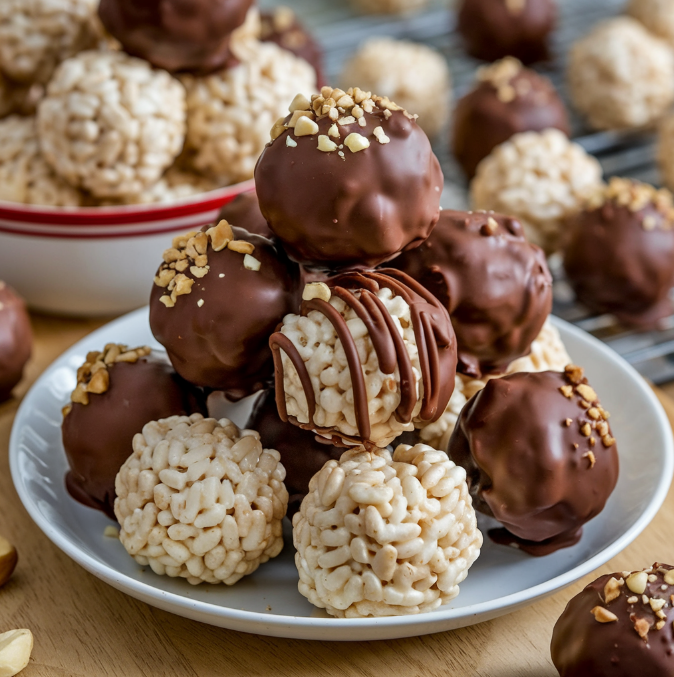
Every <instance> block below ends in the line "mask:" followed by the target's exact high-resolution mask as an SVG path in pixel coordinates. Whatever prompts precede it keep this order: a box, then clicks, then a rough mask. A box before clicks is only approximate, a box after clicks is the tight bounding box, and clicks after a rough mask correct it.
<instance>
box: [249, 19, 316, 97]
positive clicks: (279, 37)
mask: <svg viewBox="0 0 674 677" xmlns="http://www.w3.org/2000/svg"><path fill="white" fill-rule="evenodd" d="M260 28H261V32H260V38H261V40H262V41H263V42H275V43H276V44H277V45H278V46H279V47H282V48H283V49H287V50H288V51H289V52H292V53H293V54H294V55H295V56H299V57H300V59H304V60H305V61H306V62H308V63H309V64H311V65H312V66H313V67H314V70H315V71H316V82H317V83H318V86H319V87H320V86H321V85H322V84H323V82H324V79H325V78H324V76H323V50H322V49H321V47H320V45H319V44H318V43H317V42H316V40H315V39H314V37H313V36H312V35H311V33H309V32H308V31H307V29H306V28H305V27H304V26H303V25H302V24H301V23H300V22H299V21H298V19H297V16H295V12H293V11H292V9H290V8H289V7H283V6H281V7H275V8H274V9H273V11H271V12H262V13H261V14H260Z"/></svg>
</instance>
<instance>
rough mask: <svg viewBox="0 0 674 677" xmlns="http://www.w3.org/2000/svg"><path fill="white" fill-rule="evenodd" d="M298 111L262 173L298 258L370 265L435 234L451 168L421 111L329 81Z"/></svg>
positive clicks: (270, 214) (265, 194) (267, 208)
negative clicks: (421, 121)
mask: <svg viewBox="0 0 674 677" xmlns="http://www.w3.org/2000/svg"><path fill="white" fill-rule="evenodd" d="M429 96H431V93H430V92H429ZM289 110H290V115H289V116H287V117H286V118H285V119H279V120H278V121H277V123H276V124H275V125H274V127H273V128H272V131H271V137H272V140H271V142H270V143H269V144H267V146H266V148H265V149H264V151H263V153H262V155H261V156H260V158H259V160H258V163H257V167H256V168H255V182H256V186H257V195H258V198H259V200H260V209H261V211H262V214H263V215H264V217H265V218H266V219H267V221H268V223H269V227H270V228H271V230H272V231H273V232H274V233H275V234H276V236H277V237H278V238H279V240H281V241H282V242H283V245H284V247H285V249H286V250H287V252H288V254H289V256H290V257H291V258H292V259H294V260H296V261H298V262H299V263H302V264H303V265H305V266H308V267H314V268H328V269H329V268H344V267H351V268H368V267H372V266H375V265H378V264H380V263H383V262H384V261H388V260H389V259H392V258H393V257H395V256H396V255H397V254H399V253H400V252H401V251H403V250H406V249H411V248H414V247H416V246H418V245H419V244H421V242H423V240H425V239H426V237H428V235H429V234H430V232H431V230H432V229H433V227H434V226H435V224H436V223H437V220H438V216H439V213H440V193H441V190H442V185H443V176H442V171H441V169H440V164H439V162H438V160H437V158H436V157H435V155H434V154H433V151H432V150H431V145H430V142H429V141H428V137H427V136H426V135H425V134H424V132H423V131H422V130H421V128H420V127H419V125H418V124H417V123H416V120H415V118H414V116H412V115H410V114H409V113H407V111H405V110H403V109H401V108H400V107H399V106H397V105H396V104H394V103H392V102H391V101H389V100H388V99H385V98H382V97H379V96H376V95H373V94H371V93H370V92H363V91H361V90H360V89H358V88H357V87H356V88H354V89H349V90H348V91H346V92H345V91H343V90H341V89H332V88H331V87H323V89H322V90H321V94H320V95H314V96H312V98H311V101H309V100H308V99H306V98H305V97H304V96H302V95H298V96H297V97H296V98H295V99H294V100H293V102H292V104H291V105H290V108H289Z"/></svg>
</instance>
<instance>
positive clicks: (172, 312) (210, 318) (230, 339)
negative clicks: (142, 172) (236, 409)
mask: <svg viewBox="0 0 674 677" xmlns="http://www.w3.org/2000/svg"><path fill="white" fill-rule="evenodd" d="M298 293H299V271H298V268H297V266H296V265H294V264H293V263H291V262H290V261H288V260H287V259H286V258H285V256H284V255H283V253H282V252H281V251H280V250H279V249H278V248H277V247H276V246H275V245H274V243H273V242H271V241H270V240H268V239H267V238H265V237H262V236H261V235H252V234H251V233H248V232H247V231H245V230H243V229H241V228H232V227H231V226H230V225H229V224H228V223H227V221H220V223H219V224H218V225H217V226H213V227H212V228H208V229H204V230H202V231H200V232H191V233H187V234H186V235H180V236H178V237H176V238H174V240H173V247H171V248H170V249H168V250H166V251H165V252H164V262H163V263H162V265H161V266H160V268H159V271H158V272H157V275H156V277H155V279H154V286H153V288H152V295H151V298H150V327H151V328H152V333H153V334H154V336H155V338H156V339H157V340H158V341H159V342H160V343H161V344H162V345H163V346H164V347H165V348H166V351H167V353H168V356H169V358H170V360H171V362H172V364H173V366H174V367H175V370H176V371H177V372H178V373H179V374H180V375H181V376H182V377H183V378H184V379H186V380H187V381H189V382H190V383H194V384H195V385H198V386H203V387H206V388H211V389H214V390H222V391H225V393H226V395H227V396H228V397H229V398H230V399H232V400H237V399H240V398H242V397H245V396H247V395H251V394H252V393H254V392H257V391H258V390H262V389H264V388H265V387H267V385H269V383H270V382H271V379H272V375H273V372H274V367H273V359H272V354H271V350H270V349H269V345H268V342H269V337H270V335H271V334H272V333H273V332H274V329H275V328H276V326H277V325H278V324H279V323H280V322H281V321H282V320H283V317H284V316H285V315H287V314H288V313H292V312H294V311H296V310H297V308H298V305H299V297H298Z"/></svg>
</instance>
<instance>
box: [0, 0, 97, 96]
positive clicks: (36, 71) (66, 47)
mask: <svg viewBox="0 0 674 677" xmlns="http://www.w3.org/2000/svg"><path fill="white" fill-rule="evenodd" d="M97 4H98V3H97V2H96V0H59V1H58V2H54V0H3V1H2V2H1V3H0V73H2V74H4V75H5V76H6V77H8V78H10V79H11V80H14V81H17V82H21V83H34V82H39V83H41V84H46V83H47V82H48V81H49V80H50V78H51V76H52V74H53V72H54V69H55V68H56V66H58V64H59V63H61V61H63V60H64V59H68V58H69V57H71V56H74V55H75V54H77V53H78V52H81V51H83V50H85V49H90V48H92V47H94V46H95V44H96V42H97V40H98V39H99V37H100V30H99V29H98V28H97V26H96V23H95V16H96V6H97Z"/></svg>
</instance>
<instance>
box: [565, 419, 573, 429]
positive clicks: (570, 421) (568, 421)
mask: <svg viewBox="0 0 674 677" xmlns="http://www.w3.org/2000/svg"><path fill="white" fill-rule="evenodd" d="M572 423H573V421H572V420H571V419H570V418H567V419H565V420H564V425H565V426H566V427H567V428H568V427H570V426H571V424H572Z"/></svg>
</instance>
